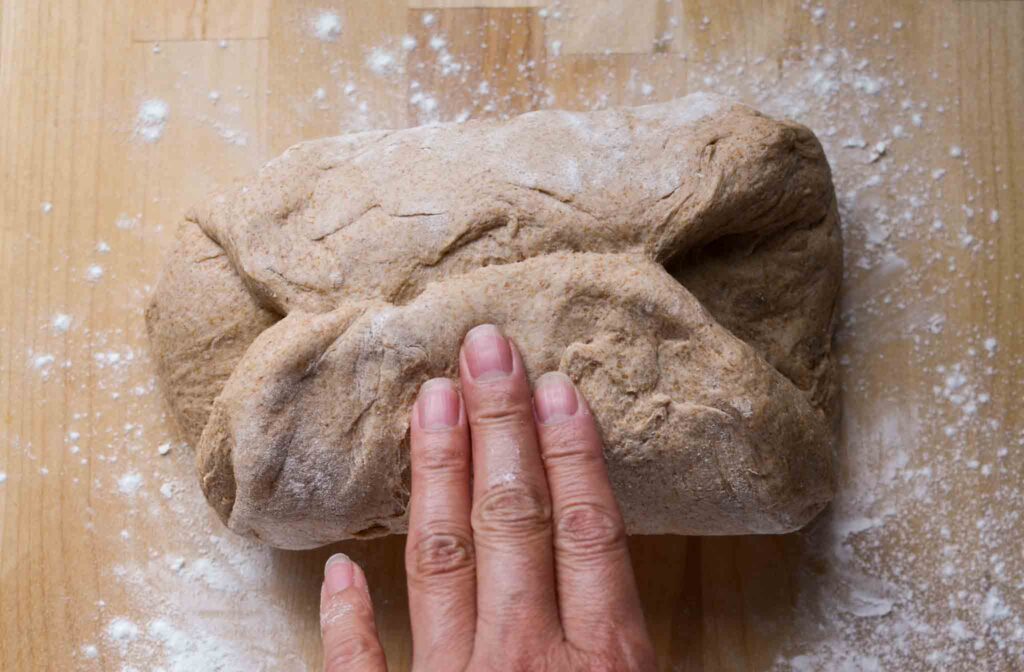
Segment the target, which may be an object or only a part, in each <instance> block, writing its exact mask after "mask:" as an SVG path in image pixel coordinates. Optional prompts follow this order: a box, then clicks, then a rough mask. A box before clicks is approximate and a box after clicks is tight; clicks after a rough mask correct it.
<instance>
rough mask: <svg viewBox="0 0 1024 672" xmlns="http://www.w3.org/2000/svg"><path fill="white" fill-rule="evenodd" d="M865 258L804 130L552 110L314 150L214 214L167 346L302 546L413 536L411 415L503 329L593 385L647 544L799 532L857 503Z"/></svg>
mask: <svg viewBox="0 0 1024 672" xmlns="http://www.w3.org/2000/svg"><path fill="white" fill-rule="evenodd" d="M841 245H842V244H841V240H840V235H839V227H838V215H837V211H836V206H835V197H834V192H833V187H832V182H831V176H830V171H829V167H828V164H827V162H826V160H825V157H824V154H823V152H822V150H821V147H820V145H819V144H818V142H817V140H816V139H815V137H814V135H813V134H812V133H811V132H810V131H809V130H808V129H806V128H804V127H802V126H799V125H796V124H792V123H789V122H780V121H775V120H772V119H769V118H766V117H764V116H762V115H760V114H758V113H757V112H755V111H753V110H751V109H750V108H747V107H745V106H742V105H738V104H735V103H732V102H729V101H727V100H725V99H723V98H720V97H717V96H710V95H707V94H696V95H693V96H688V97H687V98H683V99H680V100H676V101H672V102H668V103H663V104H658V105H649V106H644V107H638V108H622V109H615V110H609V111H604V112H594V113H569V112H562V111H543V112H533V113H530V114H526V115H522V116H520V117H517V118H515V119H512V120H509V121H505V122H470V123H466V124H461V125H458V124H447V125H437V126H429V127H422V128H413V129H408V130H404V131H378V132H372V133H358V134H351V135H346V136H341V137H338V138H328V139H324V140H317V141H313V142H306V143H302V144H300V145H297V146H295V147H293V148H291V149H289V150H288V151H287V152H286V153H285V154H284V155H283V156H281V157H280V158H278V159H276V160H274V161H271V162H270V163H268V164H267V165H266V166H265V167H264V168H263V169H262V170H261V171H260V173H259V174H258V175H257V176H256V177H255V178H254V179H253V180H251V181H250V182H247V183H245V184H243V185H240V186H236V187H234V188H232V189H229V190H227V191H225V192H223V193H221V194H218V195H215V196H214V197H212V198H211V199H210V200H209V202H208V203H207V204H206V205H205V206H204V207H202V208H199V209H197V210H196V211H194V212H193V213H192V214H191V215H190V216H189V217H188V218H187V221H186V222H185V223H184V224H183V226H182V230H181V233H180V235H179V243H178V248H177V250H176V251H175V252H174V253H173V254H172V256H171V257H170V259H169V261H168V264H167V267H166V269H165V271H164V274H163V276H162V278H161V282H160V284H159V286H158V289H157V291H156V293H155V295H154V299H153V302H152V304H151V305H150V307H149V309H148V310H147V324H148V327H149V332H150V336H151V339H152V343H153V346H154V351H155V355H156V359H157V362H158V373H159V377H160V380H161V383H162V386H163V388H164V390H165V391H166V396H167V398H168V401H169V403H170V405H171V407H172V409H173V411H174V414H175V417H176V418H177V420H178V423H179V425H180V427H181V429H182V431H183V432H184V434H185V435H186V437H187V438H188V439H189V440H190V441H192V442H193V443H196V444H197V463H198V468H199V474H200V478H201V481H202V485H203V490H204V492H205V493H206V496H207V498H208V500H209V501H210V503H211V505H212V506H213V507H214V508H215V509H216V510H217V512H218V513H219V514H220V516H221V518H222V519H223V520H224V521H225V522H226V523H227V524H228V526H229V527H230V528H231V529H233V530H235V531H236V532H239V533H241V534H249V535H252V536H255V537H258V538H259V539H262V540H264V541H266V542H267V543H270V544H273V545H275V546H279V547H284V548H307V547H312V546H318V545H322V544H326V543H330V542H333V541H337V540H339V539H345V538H351V537H367V536H377V535H381V534H388V533H393V532H402V531H404V529H405V524H406V506H407V503H408V487H409V476H408V468H409V454H408V415H409V410H410V406H411V404H412V402H413V400H414V398H415V394H416V390H417V388H418V387H419V385H420V384H421V383H422V382H423V381H424V380H426V379H428V378H430V377H433V376H440V375H446V376H451V377H454V376H455V375H456V374H457V361H458V360H457V353H458V346H459V343H460V341H461V339H462V336H463V335H464V334H465V332H466V331H467V330H468V329H469V328H471V327H472V326H473V325H475V324H478V323H481V322H493V323H495V324H498V325H499V326H500V327H501V328H502V329H503V330H504V331H505V332H506V334H508V335H509V336H510V337H512V338H513V339H514V340H515V341H516V343H517V344H518V345H519V348H520V350H521V352H522V355H523V358H524V361H525V364H526V367H527V370H528V373H529V375H530V377H531V378H533V377H536V376H538V375H540V374H541V373H543V372H545V371H547V370H553V369H559V370H562V371H564V372H565V373H567V374H568V375H569V376H570V377H571V378H572V379H573V380H574V381H575V382H576V383H577V384H578V385H579V386H580V389H581V390H582V391H583V393H584V395H585V396H586V397H587V399H588V400H589V402H590V404H591V406H592V407H593V411H594V414H595V417H596V418H597V420H598V423H599V425H600V429H601V432H602V434H603V437H604V439H605V444H606V456H607V459H608V463H609V469H610V474H611V478H612V481H613V485H614V486H615V490H616V494H617V495H618V498H619V501H620V504H621V506H622V508H623V512H624V515H625V518H626V523H627V527H628V529H629V530H630V531H631V532H633V533H677V534H745V533H778V532H786V531H790V530H793V529H796V528H799V527H800V526H802V525H803V524H805V523H806V522H808V521H809V520H810V519H811V518H812V517H813V516H814V515H815V514H816V513H817V512H818V511H820V510H821V508H823V507H824V506H825V504H826V503H827V502H828V501H829V499H830V498H831V495H832V490H833V479H834V474H833V458H832V447H831V444H832V437H833V428H834V425H835V421H836V413H837V410H836V390H837V385H836V379H835V363H834V360H833V356H832V352H831V337H832V332H833V329H834V321H835V314H836V305H837V303H836V299H837V294H838V290H839V282H840V276H841V264H842V258H841V252H842V250H841ZM271 325H272V326H271Z"/></svg>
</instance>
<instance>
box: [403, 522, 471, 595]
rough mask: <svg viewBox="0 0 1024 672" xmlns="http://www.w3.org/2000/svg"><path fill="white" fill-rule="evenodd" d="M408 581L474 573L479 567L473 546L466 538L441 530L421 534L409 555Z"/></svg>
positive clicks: (425, 531)
mask: <svg viewBox="0 0 1024 672" xmlns="http://www.w3.org/2000/svg"><path fill="white" fill-rule="evenodd" d="M408 566H409V569H408V571H409V577H410V578H411V579H412V580H413V581H419V582H423V581H429V580H430V579H432V578H434V577H437V576H443V575H447V574H456V573H459V572H471V571H474V569H475V567H476V558H475V556H474V552H473V542H472V541H470V540H469V539H468V538H467V537H466V536H465V535H463V534H461V533H458V532H454V531H444V530H441V529H431V528H427V529H425V530H421V531H420V532H419V533H418V534H417V537H416V541H415V543H414V544H413V546H412V548H411V549H410V551H409V563H408Z"/></svg>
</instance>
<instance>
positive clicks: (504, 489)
mask: <svg viewBox="0 0 1024 672" xmlns="http://www.w3.org/2000/svg"><path fill="white" fill-rule="evenodd" d="M472 519H473V532H474V534H475V535H479V537H481V538H483V539H494V538H498V539H502V538H522V537H529V536H532V535H536V534H544V533H548V532H550V530H551V505H550V504H549V503H548V502H547V501H546V499H545V498H544V497H542V496H541V493H540V492H539V491H538V490H537V488H535V487H533V486H531V485H528V484H526V483H523V482H521V481H512V482H509V483H501V484H499V485H494V486H491V487H490V488H488V489H487V491H486V492H484V494H483V495H482V496H481V497H480V499H479V500H478V501H476V502H475V503H474V504H473V516H472Z"/></svg>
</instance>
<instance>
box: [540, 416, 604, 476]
mask: <svg viewBox="0 0 1024 672" xmlns="http://www.w3.org/2000/svg"><path fill="white" fill-rule="evenodd" d="M543 443H544V450H543V453H542V454H543V457H544V461H545V462H547V463H549V464H553V465H555V466H561V465H572V466H579V467H589V466H591V465H593V464H597V463H600V462H603V461H604V451H603V450H602V447H601V443H600V441H599V440H597V437H596V435H592V434H590V433H589V432H587V431H585V430H584V429H583V428H582V427H580V426H579V423H578V422H567V423H565V424H563V425H552V426H547V427H545V428H544V441H543Z"/></svg>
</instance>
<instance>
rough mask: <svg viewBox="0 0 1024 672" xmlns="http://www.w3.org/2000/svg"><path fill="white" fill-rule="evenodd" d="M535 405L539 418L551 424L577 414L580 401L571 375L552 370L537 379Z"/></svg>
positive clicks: (534, 395)
mask: <svg viewBox="0 0 1024 672" xmlns="http://www.w3.org/2000/svg"><path fill="white" fill-rule="evenodd" d="M533 406H534V408H536V409H537V418H538V419H539V420H540V421H541V422H543V423H544V424H545V425H550V424H555V423H557V422H561V421H562V420H565V419H567V418H571V417H572V416H574V415H576V411H578V410H579V407H580V402H579V399H578V398H577V397H576V387H575V386H574V385H573V384H572V381H571V380H569V377H568V376H567V375H565V374H564V373H561V372H559V371H550V372H548V373H545V374H544V375H543V376H541V377H540V378H538V379H537V385H536V388H535V389H534V391H533Z"/></svg>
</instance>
